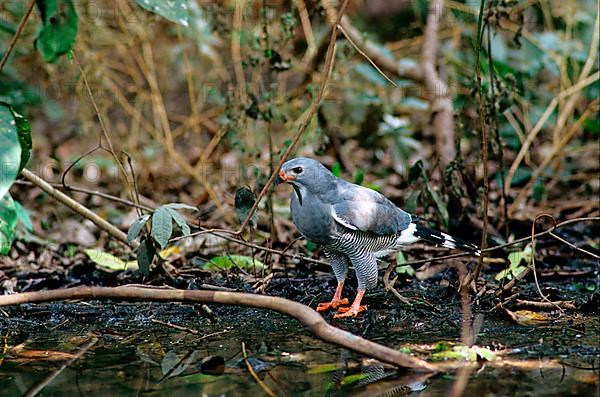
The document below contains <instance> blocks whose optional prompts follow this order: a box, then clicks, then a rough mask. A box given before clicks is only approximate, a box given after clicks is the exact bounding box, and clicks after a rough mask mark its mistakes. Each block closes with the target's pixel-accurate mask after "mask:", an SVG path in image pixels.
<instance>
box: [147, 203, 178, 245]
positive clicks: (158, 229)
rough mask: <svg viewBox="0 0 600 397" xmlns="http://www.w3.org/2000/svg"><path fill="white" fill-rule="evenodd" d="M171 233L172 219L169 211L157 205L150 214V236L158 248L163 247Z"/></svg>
mask: <svg viewBox="0 0 600 397" xmlns="http://www.w3.org/2000/svg"><path fill="white" fill-rule="evenodd" d="M171 234H173V219H172V217H171V212H170V211H169V209H168V208H167V207H165V206H162V207H158V208H157V209H156V211H154V214H152V237H154V239H155V240H156V242H157V243H158V245H160V248H165V246H166V245H167V243H168V242H169V239H170V238H171Z"/></svg>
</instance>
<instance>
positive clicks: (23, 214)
mask: <svg viewBox="0 0 600 397" xmlns="http://www.w3.org/2000/svg"><path fill="white" fill-rule="evenodd" d="M15 210H16V211H17V220H18V221H19V222H21V223H22V224H23V226H25V229H27V230H29V231H32V230H33V223H32V222H31V217H30V216H29V212H27V210H26V209H25V207H23V206H22V205H21V203H19V202H18V201H15Z"/></svg>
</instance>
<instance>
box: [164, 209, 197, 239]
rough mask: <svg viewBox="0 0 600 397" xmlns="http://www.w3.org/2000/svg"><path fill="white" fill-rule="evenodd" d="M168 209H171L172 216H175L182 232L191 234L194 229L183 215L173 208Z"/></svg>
mask: <svg viewBox="0 0 600 397" xmlns="http://www.w3.org/2000/svg"><path fill="white" fill-rule="evenodd" d="M167 209H168V210H169V213H170V214H171V217H172V218H173V220H174V221H175V223H176V224H177V226H179V228H180V229H181V233H183V235H184V236H187V235H188V234H190V233H191V232H192V231H191V230H190V227H189V225H188V224H187V222H186V221H185V219H184V218H183V216H181V215H180V214H179V213H178V212H177V211H175V210H174V209H172V208H167Z"/></svg>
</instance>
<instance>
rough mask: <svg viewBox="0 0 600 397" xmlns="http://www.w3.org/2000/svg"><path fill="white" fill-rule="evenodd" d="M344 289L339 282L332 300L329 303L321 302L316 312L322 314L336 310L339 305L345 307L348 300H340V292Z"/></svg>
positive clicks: (342, 284) (342, 283)
mask: <svg viewBox="0 0 600 397" xmlns="http://www.w3.org/2000/svg"><path fill="white" fill-rule="evenodd" d="M343 289H344V282H343V281H342V282H340V283H338V285H337V288H336V289H335V294H333V298H331V302H323V303H319V304H318V305H317V311H318V312H324V311H327V310H329V309H332V308H333V309H336V308H337V307H338V306H340V305H347V304H348V303H349V302H348V299H347V298H344V299H341V298H342V290H343Z"/></svg>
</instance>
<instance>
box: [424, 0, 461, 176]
mask: <svg viewBox="0 0 600 397" xmlns="http://www.w3.org/2000/svg"><path fill="white" fill-rule="evenodd" d="M444 3H445V0H436V1H431V2H429V10H428V14H427V24H426V25H425V33H424V36H423V49H422V52H421V65H420V66H421V69H422V71H423V82H424V84H425V88H426V90H427V96H428V97H429V98H428V99H429V102H430V103H431V112H432V114H433V122H432V124H433V132H434V134H435V147H436V152H437V155H438V156H439V159H440V162H441V165H442V167H445V166H446V165H448V163H449V162H450V161H452V160H453V159H454V158H455V157H456V147H455V144H454V109H453V106H452V95H451V94H450V93H449V92H448V90H449V87H448V84H446V82H445V81H444V80H443V79H442V78H441V77H440V75H439V73H438V72H437V70H436V60H437V59H438V56H437V48H438V29H439V25H440V21H442V20H443V19H444V17H443V15H444V12H445V10H444Z"/></svg>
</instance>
